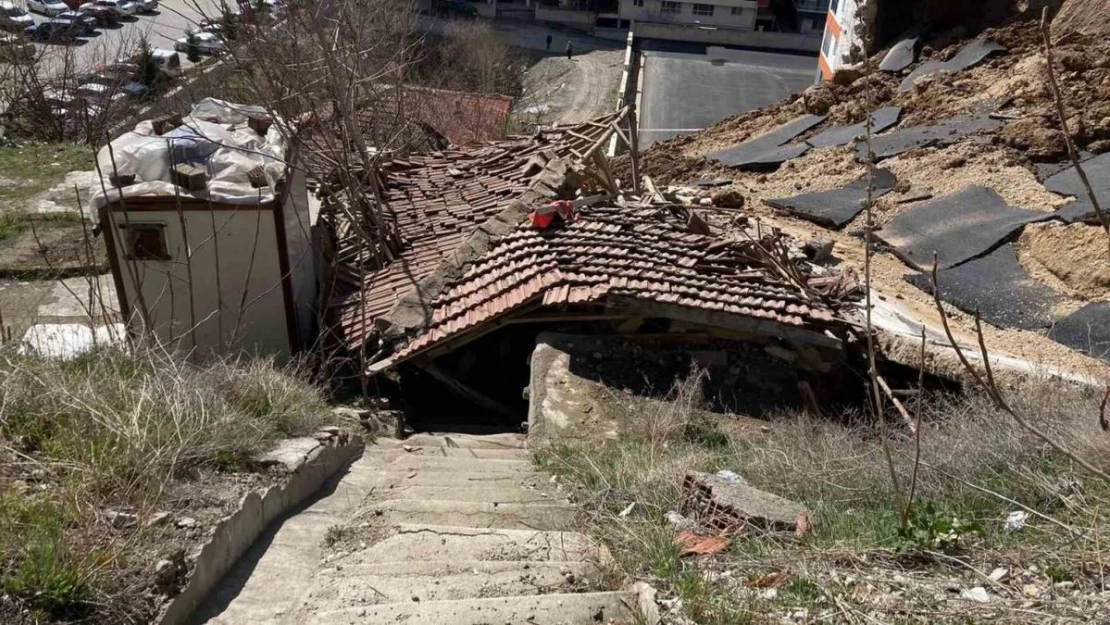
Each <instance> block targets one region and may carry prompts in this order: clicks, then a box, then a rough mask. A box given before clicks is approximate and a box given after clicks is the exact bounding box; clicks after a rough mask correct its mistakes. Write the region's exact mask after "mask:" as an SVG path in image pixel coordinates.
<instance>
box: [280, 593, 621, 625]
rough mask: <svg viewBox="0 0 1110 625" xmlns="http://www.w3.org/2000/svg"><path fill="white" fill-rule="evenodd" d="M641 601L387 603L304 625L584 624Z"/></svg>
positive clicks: (606, 619) (548, 598)
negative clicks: (400, 624) (404, 624)
mask: <svg viewBox="0 0 1110 625" xmlns="http://www.w3.org/2000/svg"><path fill="white" fill-rule="evenodd" d="M635 604H636V596H635V595H634V594H633V593H631V592H607V593H581V594H573V595H568V594H554V595H539V596H524V597H492V598H488V599H467V600H462V601H421V602H419V603H414V602H409V603H388V604H385V605H380V606H374V607H370V608H365V607H353V608H346V609H343V610H332V611H321V612H318V613H315V614H312V615H310V616H309V617H307V618H306V619H305V620H303V621H301V622H302V623H304V625H315V624H320V625H324V624H327V625H356V624H357V625H386V624H390V625H393V624H395V623H413V624H416V623H419V624H420V625H490V624H492V623H497V624H498V625H501V624H502V623H504V624H505V625H534V624H537V623H542V624H543V625H583V624H584V623H613V622H617V623H619V622H628V623H631V622H633V621H634V616H633V614H632V611H631V610H630V609H629V608H628V607H627V606H630V605H635Z"/></svg>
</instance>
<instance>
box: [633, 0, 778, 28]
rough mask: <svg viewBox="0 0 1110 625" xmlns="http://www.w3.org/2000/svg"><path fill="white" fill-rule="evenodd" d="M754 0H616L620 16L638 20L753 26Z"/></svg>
mask: <svg viewBox="0 0 1110 625" xmlns="http://www.w3.org/2000/svg"><path fill="white" fill-rule="evenodd" d="M758 11H759V3H758V2H757V1H756V0H701V1H700V2H681V1H679V0H620V18H621V19H622V20H633V21H640V22H657V23H670V24H686V25H702V26H716V27H723V28H737V29H745V30H754V29H755V20H756V14H757V12H758Z"/></svg>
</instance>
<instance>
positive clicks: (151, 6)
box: [135, 0, 158, 13]
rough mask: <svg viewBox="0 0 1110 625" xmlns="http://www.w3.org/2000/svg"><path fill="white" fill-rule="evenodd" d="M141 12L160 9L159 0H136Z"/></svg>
mask: <svg viewBox="0 0 1110 625" xmlns="http://www.w3.org/2000/svg"><path fill="white" fill-rule="evenodd" d="M135 4H136V5H137V6H138V7H139V13H153V12H154V11H157V10H158V0H135Z"/></svg>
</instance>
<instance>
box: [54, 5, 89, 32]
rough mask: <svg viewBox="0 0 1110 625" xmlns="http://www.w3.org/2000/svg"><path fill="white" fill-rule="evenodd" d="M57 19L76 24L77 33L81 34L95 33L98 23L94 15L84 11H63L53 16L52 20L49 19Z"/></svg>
mask: <svg viewBox="0 0 1110 625" xmlns="http://www.w3.org/2000/svg"><path fill="white" fill-rule="evenodd" d="M57 20H64V21H67V22H72V23H73V24H75V25H76V27H77V32H78V34H80V35H82V36H85V35H91V34H93V33H95V32H96V27H97V26H98V25H99V21H98V20H97V19H96V17H94V16H92V15H89V14H88V13H85V12H84V11H66V12H65V13H59V14H58V15H56V16H55V17H54V20H51V21H57Z"/></svg>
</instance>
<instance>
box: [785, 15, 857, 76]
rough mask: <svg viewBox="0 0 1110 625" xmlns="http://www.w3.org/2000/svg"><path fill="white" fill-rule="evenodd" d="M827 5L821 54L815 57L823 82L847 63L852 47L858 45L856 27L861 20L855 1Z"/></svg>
mask: <svg viewBox="0 0 1110 625" xmlns="http://www.w3.org/2000/svg"><path fill="white" fill-rule="evenodd" d="M798 1H799V2H801V1H802V0H798ZM827 4H828V11H827V12H826V14H825V15H826V18H825V36H824V38H823V39H822V40H821V53H820V55H819V56H818V57H817V66H818V67H819V68H820V71H821V76H822V77H823V78H824V79H825V80H829V79H830V78H832V75H833V73H834V72H836V70H837V69H839V68H841V67H844V66H845V65H846V64H847V63H848V62H847V58H848V54H849V53H850V52H851V50H852V46H855V45H859V43H860V38H859V34H858V32H857V31H858V29H857V26H858V25H859V20H860V19H861V18H860V17H859V14H858V10H857V8H858V7H857V5H858V4H859V2H858V1H857V0H830V1H829V2H827Z"/></svg>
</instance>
